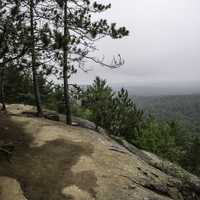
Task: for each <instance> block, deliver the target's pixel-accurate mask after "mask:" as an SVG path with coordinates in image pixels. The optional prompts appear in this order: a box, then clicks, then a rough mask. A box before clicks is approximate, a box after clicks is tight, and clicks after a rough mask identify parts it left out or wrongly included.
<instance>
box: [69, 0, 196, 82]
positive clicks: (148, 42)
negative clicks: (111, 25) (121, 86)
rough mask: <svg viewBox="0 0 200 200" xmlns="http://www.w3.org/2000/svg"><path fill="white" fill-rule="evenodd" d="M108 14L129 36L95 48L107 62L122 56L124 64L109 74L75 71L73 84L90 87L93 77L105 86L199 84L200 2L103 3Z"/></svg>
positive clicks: (138, 0)
mask: <svg viewBox="0 0 200 200" xmlns="http://www.w3.org/2000/svg"><path fill="white" fill-rule="evenodd" d="M105 2H111V3H112V9H111V10H109V11H108V12H107V13H105V14H104V16H105V17H106V18H107V19H108V20H109V21H111V22H112V21H114V22H117V24H118V25H122V26H123V25H125V26H126V27H127V28H128V29H129V30H130V36H129V37H127V38H126V39H122V40H111V39H104V40H103V41H101V42H99V43H98V44H97V47H98V48H99V52H98V55H100V57H101V55H105V56H106V58H107V59H106V60H107V61H108V62H109V61H110V60H111V59H112V56H113V55H117V54H118V53H120V54H121V55H122V56H123V58H124V59H125V62H126V63H125V65H124V66H122V67H121V68H119V69H115V70H110V69H106V68H104V67H102V66H95V64H92V63H90V64H88V65H87V67H88V68H91V69H93V70H92V71H90V72H88V73H83V72H81V71H79V73H77V74H76V75H74V77H73V78H72V80H71V81H72V82H76V83H81V84H88V83H90V82H91V81H92V80H93V79H94V78H95V76H97V75H98V76H100V77H102V78H106V79H107V80H108V81H109V83H134V84H138V85H144V84H150V83H154V82H188V81H200V13H199V11H200V1H199V0H105Z"/></svg>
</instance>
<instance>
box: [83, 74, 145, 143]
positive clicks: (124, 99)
mask: <svg viewBox="0 0 200 200" xmlns="http://www.w3.org/2000/svg"><path fill="white" fill-rule="evenodd" d="M83 107H85V108H86V109H88V110H90V111H91V114H90V115H89V120H91V121H93V122H94V123H95V124H96V127H99V126H101V127H103V128H105V129H107V130H108V131H109V133H110V134H113V135H115V136H121V137H124V138H125V139H126V140H128V141H132V140H133V139H134V135H135V132H136V131H139V129H140V128H141V126H142V120H143V118H142V116H143V112H142V111H141V110H139V109H137V107H136V105H135V104H134V102H133V101H132V100H131V99H130V98H129V96H128V92H127V91H126V90H124V89H121V91H119V92H118V93H117V94H116V93H114V92H113V90H112V88H111V87H109V86H108V85H107V83H106V81H105V80H101V79H100V78H99V77H97V78H96V79H95V81H94V83H93V85H92V86H89V87H88V89H87V90H86V92H85V93H84V95H83Z"/></svg>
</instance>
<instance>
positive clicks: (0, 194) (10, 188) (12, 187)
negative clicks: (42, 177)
mask: <svg viewBox="0 0 200 200" xmlns="http://www.w3.org/2000/svg"><path fill="white" fill-rule="evenodd" d="M0 200H27V199H26V198H25V197H24V194H23V192H22V189H21V186H20V184H19V183H18V182H17V181H16V180H15V179H12V178H8V177H0Z"/></svg>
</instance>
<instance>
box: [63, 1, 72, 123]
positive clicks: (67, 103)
mask: <svg viewBox="0 0 200 200" xmlns="http://www.w3.org/2000/svg"><path fill="white" fill-rule="evenodd" d="M68 37H69V30H68V24H67V0H66V1H65V5H64V38H65V42H64V47H63V56H64V58H63V79H64V98H65V100H64V101H65V112H66V124H68V125H72V114H71V105H70V94H69V83H68V78H69V77H68V71H69V68H68Z"/></svg>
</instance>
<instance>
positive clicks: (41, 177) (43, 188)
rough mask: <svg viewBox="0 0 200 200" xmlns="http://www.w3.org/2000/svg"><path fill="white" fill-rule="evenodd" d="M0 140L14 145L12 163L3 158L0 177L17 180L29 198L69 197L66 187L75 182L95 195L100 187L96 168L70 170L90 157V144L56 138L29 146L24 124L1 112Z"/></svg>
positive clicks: (0, 162) (57, 199) (91, 149)
mask: <svg viewBox="0 0 200 200" xmlns="http://www.w3.org/2000/svg"><path fill="white" fill-rule="evenodd" d="M0 140H4V141H5V142H12V143H13V144H14V146H15V150H14V153H13V156H12V158H11V163H9V162H8V161H7V160H5V159H3V157H1V158H2V159H1V160H0V176H8V177H11V178H15V179H17V180H18V181H19V182H20V184H21V187H22V189H23V191H24V193H25V196H26V198H28V199H29V200H47V199H48V200H66V199H72V198H70V197H69V198H67V197H66V196H64V195H62V193H61V191H62V189H63V188H65V187H67V186H71V185H76V186H77V187H78V188H80V189H82V190H84V191H86V192H88V193H90V194H91V195H92V196H93V197H95V187H96V186H97V184H96V182H97V179H96V176H95V174H94V172H93V171H85V172H84V171H83V172H81V173H78V174H74V173H73V172H72V171H71V168H72V166H73V165H75V164H76V163H77V162H78V160H79V158H80V157H81V156H82V155H86V156H90V155H91V154H92V152H93V147H92V146H91V145H89V144H84V143H74V142H71V141H66V140H60V139H59V140H54V141H51V142H48V143H46V144H45V145H43V146H40V147H34V148H30V144H31V142H32V141H33V138H32V137H31V136H30V135H29V134H26V133H24V130H23V124H15V123H13V122H12V120H11V119H10V118H9V116H6V115H3V114H0Z"/></svg>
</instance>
